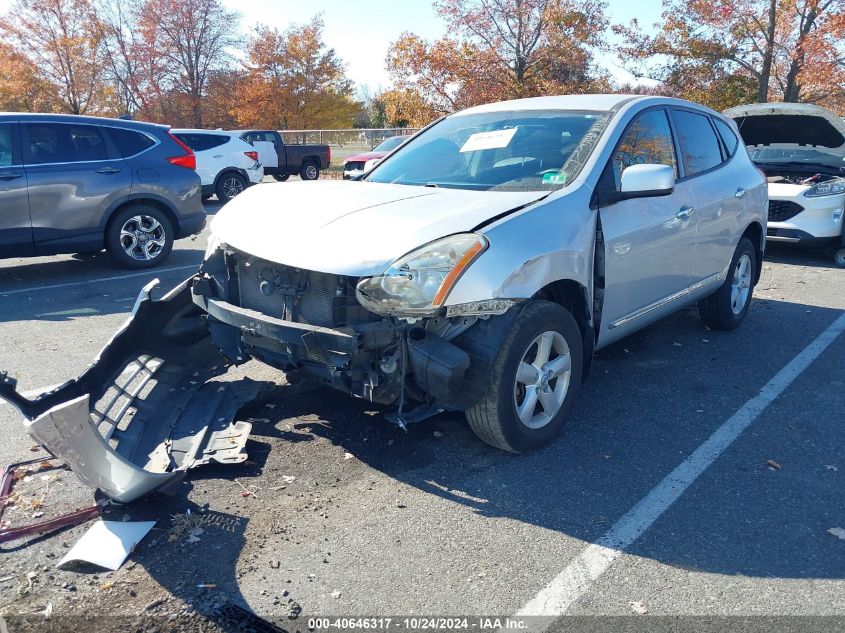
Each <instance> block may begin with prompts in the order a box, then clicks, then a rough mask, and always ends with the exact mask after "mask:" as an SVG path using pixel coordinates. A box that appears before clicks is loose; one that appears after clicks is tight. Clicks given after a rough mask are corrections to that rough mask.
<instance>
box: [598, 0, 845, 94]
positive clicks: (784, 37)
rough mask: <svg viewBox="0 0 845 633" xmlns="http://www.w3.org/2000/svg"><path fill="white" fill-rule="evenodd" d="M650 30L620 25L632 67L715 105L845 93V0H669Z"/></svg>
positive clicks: (623, 51)
mask: <svg viewBox="0 0 845 633" xmlns="http://www.w3.org/2000/svg"><path fill="white" fill-rule="evenodd" d="M663 7H664V11H663V14H662V21H661V22H660V23H659V24H657V25H655V26H656V27H657V32H656V33H655V34H653V35H652V34H648V33H646V32H644V31H643V30H642V28H641V27H640V25H639V24H638V23H637V21H636V20H635V21H633V22H632V23H631V24H629V25H626V26H622V25H615V26H614V27H613V29H614V31H615V32H616V33H617V34H618V35H620V36H621V37H622V40H623V45H622V47H621V48H620V50H619V54H620V56H621V58H622V59H623V62H624V63H625V65H626V66H627V67H628V69H629V70H631V72H633V73H634V74H635V75H637V76H639V77H650V78H652V79H657V80H658V81H661V82H663V84H664V86H665V87H666V89H667V91H669V92H672V93H674V94H677V95H679V96H683V97H686V98H689V99H693V100H696V101H700V102H702V103H705V104H707V105H710V106H712V107H714V108H716V109H723V108H727V107H729V106H732V105H737V104H741V103H747V102H749V101H758V102H766V101H808V102H819V101H824V100H836V98H837V95H841V94H842V93H843V92H845V18H844V17H843V16H845V2H843V1H842V0H743V2H737V1H736V0H663Z"/></svg>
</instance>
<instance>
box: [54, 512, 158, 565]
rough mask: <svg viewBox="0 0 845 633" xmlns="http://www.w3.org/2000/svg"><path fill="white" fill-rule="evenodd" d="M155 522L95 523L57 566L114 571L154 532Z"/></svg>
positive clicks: (100, 521) (101, 521)
mask: <svg viewBox="0 0 845 633" xmlns="http://www.w3.org/2000/svg"><path fill="white" fill-rule="evenodd" d="M155 524H156V522H155V521H103V520H102V519H101V520H99V521H97V522H96V523H95V524H94V525H92V526H91V528H90V529H89V530H88V531H87V532H85V534H84V535H83V536H82V538H81V539H79V540H78V541H77V542H76V545H74V546H73V547H72V548H71V549H70V551H69V552H68V553H67V554H65V556H64V558H62V560H60V561H59V564H58V565H57V567H59V568H61V567H63V566H64V565H66V564H67V563H70V562H77V561H81V562H86V563H91V564H92V565H96V566H98V567H103V568H105V569H110V570H111V571H116V570H117V569H119V568H120V566H121V565H122V564H123V562H124V561H125V560H126V559H127V558H129V555H130V554H131V553H132V552H133V550H134V549H135V546H136V545H137V544H138V543H140V542H141V540H142V539H143V538H144V537H145V536H146V535H147V533H148V532H149V531H150V530H151V529H153V526H154V525H155Z"/></svg>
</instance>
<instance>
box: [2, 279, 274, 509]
mask: <svg viewBox="0 0 845 633" xmlns="http://www.w3.org/2000/svg"><path fill="white" fill-rule="evenodd" d="M190 282H191V280H188V281H186V282H184V283H182V284H181V285H179V286H178V287H176V288H174V289H173V290H172V291H171V292H169V293H168V294H167V295H166V296H164V297H163V298H162V299H161V300H158V301H154V300H152V298H151V297H150V292H151V290H152V288H153V287H154V285H155V284H156V283H157V281H156V282H153V283H152V284H150V285H148V286H147V287H145V288H144V290H143V291H142V292H141V294H140V296H139V297H138V301H137V302H136V304H135V308H134V309H133V311H132V316H131V317H130V318H129V320H127V322H126V323H125V324H124V325H123V327H122V328H121V329H120V330H119V331H118V332H117V334H115V336H114V337H112V339H111V340H110V341H109V342H108V344H106V346H105V347H104V348H103V350H102V351H101V352H100V354H99V356H98V357H97V358H96V359H95V361H94V363H93V364H92V365H91V366H90V367H89V368H88V370H87V371H85V372H84V373H83V374H82V375H81V376H79V377H78V378H76V379H75V380H71V381H69V382H67V383H65V384H64V385H62V386H61V387H59V388H57V389H55V390H53V391H50V392H48V393H44V394H42V395H40V396H38V397H37V398H35V399H34V400H30V399H28V398H26V397H24V396H23V395H21V394H20V393H19V392H18V391H17V390H16V388H15V387H16V384H15V380H14V379H12V378H10V377H9V376H8V375H7V374H0V398H2V399H4V400H7V401H8V402H9V403H11V404H12V405H13V406H15V407H16V408H17V409H18V411H19V412H20V413H21V414H22V415H23V417H24V425H25V426H26V429H27V431H28V432H29V434H30V435H31V436H32V437H33V438H34V439H35V440H36V441H37V442H38V443H40V444H42V445H43V446H44V447H46V448H47V449H48V450H49V451H50V452H52V453H53V454H54V455H56V456H57V457H59V458H61V459H63V460H64V461H65V462H66V463H67V464H68V465H69V466H70V468H71V469H72V470H73V471H74V472H75V473H76V475H77V476H78V477H79V478H80V479H81V480H82V481H83V483H85V484H87V485H89V486H91V487H93V488H97V489H99V490H101V491H102V492H103V493H104V494H105V495H106V496H108V497H109V498H111V499H113V500H115V501H119V502H130V501H134V500H135V499H138V498H139V497H142V496H144V495H146V494H148V493H150V492H153V491H155V490H162V491H168V490H171V489H172V488H173V486H175V485H176V484H178V483H179V481H181V479H182V478H183V476H184V474H185V472H186V471H187V470H188V469H190V468H192V467H195V466H198V465H201V464H206V463H209V462H210V461H216V462H219V463H239V462H243V461H244V460H245V459H246V457H247V456H246V453H245V452H244V445H245V444H246V441H247V438H248V437H249V433H250V431H251V425H250V424H249V423H247V422H233V418H234V416H235V414H236V413H237V410H238V409H239V408H240V407H241V406H242V405H243V404H244V403H245V402H247V401H249V400H251V399H254V398H256V397H257V396H258V395H259V393H260V392H261V391H263V390H264V389H265V388H266V387H267V385H266V383H260V382H254V381H250V380H247V379H244V380H240V381H237V382H227V381H224V380H218V379H217V378H218V377H219V376H220V375H222V374H224V373H225V372H226V371H227V369H228V365H229V363H228V361H226V359H225V358H224V357H223V356H222V354H221V353H220V352H219V351H218V349H217V348H216V347H215V346H214V344H213V343H212V342H211V337H210V335H209V331H208V328H207V326H206V323H205V321H204V318H203V314H202V312H201V311H200V309H199V308H197V307H196V306H195V305H194V304H193V302H192V300H191V292H190V288H189V283H190Z"/></svg>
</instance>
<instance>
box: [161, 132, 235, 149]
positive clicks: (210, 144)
mask: <svg viewBox="0 0 845 633" xmlns="http://www.w3.org/2000/svg"><path fill="white" fill-rule="evenodd" d="M174 136H176V138H178V139H179V140H180V141H182V142H183V143H184V144H185V145H187V146H188V147H190V148H191V149H192V150H194V151H195V152H204V151H205V150H208V149H214V148H215V147H220V146H221V145H223V144H225V143H227V142H228V141H229V137H228V136H223V135H222V134H191V133H187V132H183V133H179V134H175V135H174Z"/></svg>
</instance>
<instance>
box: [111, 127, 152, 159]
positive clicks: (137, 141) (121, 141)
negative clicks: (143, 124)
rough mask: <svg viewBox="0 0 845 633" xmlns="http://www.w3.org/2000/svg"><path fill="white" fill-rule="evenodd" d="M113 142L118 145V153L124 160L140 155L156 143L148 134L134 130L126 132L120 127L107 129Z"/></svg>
mask: <svg viewBox="0 0 845 633" xmlns="http://www.w3.org/2000/svg"><path fill="white" fill-rule="evenodd" d="M106 130H107V132H108V135H109V136H111V140H112V141H114V144H115V145H117V151H118V152H120V155H121V156H122V157H123V158H130V157H131V156H135V155H137V154H140V153H141V152H143V151H144V150H145V149H149V148H151V147H152V146H153V145H155V141H154V140H153V139H151V138H150V137H149V136H147V135H146V134H141V133H140V132H136V131H134V130H125V129H123V128H118V127H110V128H106Z"/></svg>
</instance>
